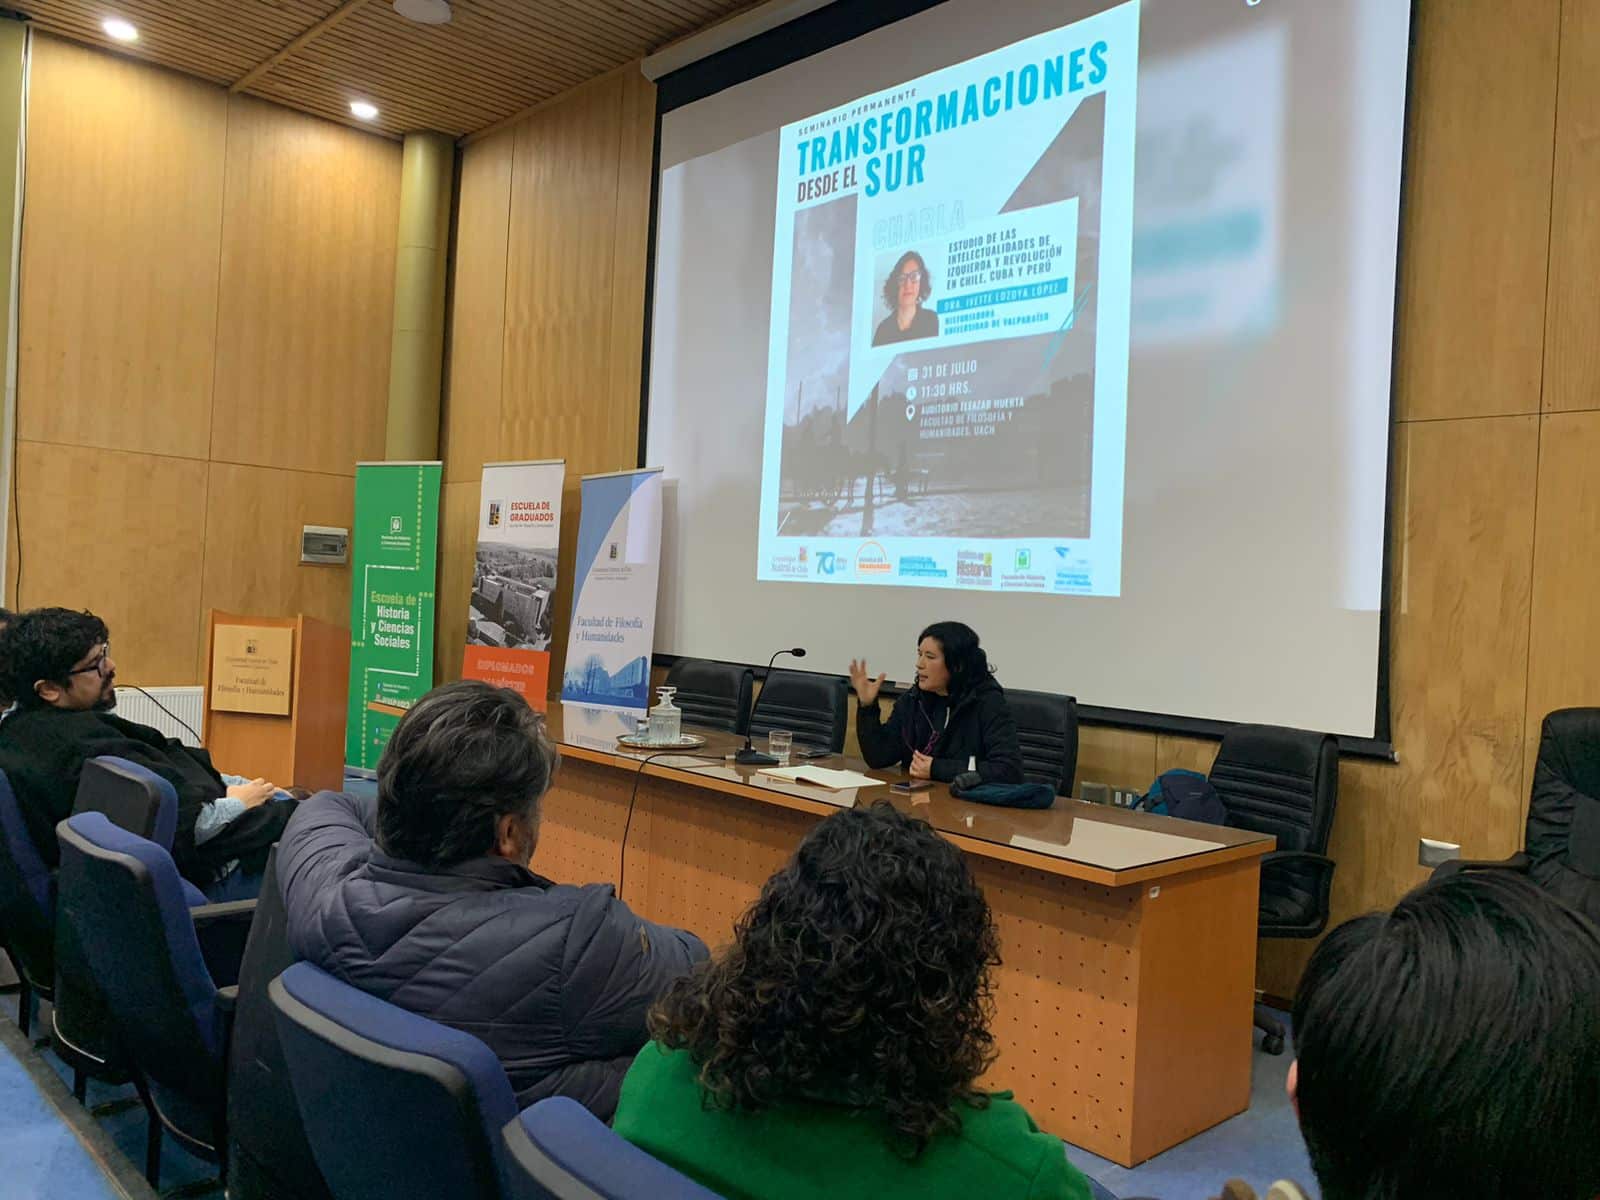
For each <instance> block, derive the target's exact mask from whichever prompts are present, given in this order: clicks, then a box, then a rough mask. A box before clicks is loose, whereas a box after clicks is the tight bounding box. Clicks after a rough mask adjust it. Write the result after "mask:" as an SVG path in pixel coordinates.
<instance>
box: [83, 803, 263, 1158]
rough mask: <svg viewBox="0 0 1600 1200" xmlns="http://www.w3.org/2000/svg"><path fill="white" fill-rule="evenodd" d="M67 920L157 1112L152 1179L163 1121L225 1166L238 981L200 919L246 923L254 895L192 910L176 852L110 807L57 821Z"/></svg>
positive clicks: (147, 1102) (149, 1144)
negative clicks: (223, 968) (113, 814)
mask: <svg viewBox="0 0 1600 1200" xmlns="http://www.w3.org/2000/svg"><path fill="white" fill-rule="evenodd" d="M56 838H57V840H58V841H59V843H60V846H61V869H60V874H59V880H58V886H59V900H60V907H61V917H62V920H63V922H64V923H66V924H67V925H70V926H71V928H72V929H73V931H74V932H75V933H76V934H77V937H78V941H79V944H80V945H81V946H82V948H83V952H84V956H85V958H86V959H87V961H88V965H89V969H90V971H91V972H92V973H93V976H94V982H95V984H96V985H97V986H98V987H99V989H100V991H101V992H102V993H103V994H104V996H105V998H106V1001H107V1006H108V1008H109V1010H110V1013H111V1020H112V1025H113V1027H114V1028H115V1031H116V1035H117V1044H118V1047H119V1048H120V1050H121V1051H122V1052H123V1053H124V1054H125V1055H126V1056H127V1059H128V1061H129V1063H130V1064H131V1066H132V1069H133V1077H134V1084H135V1086H136V1087H137V1088H138V1090H139V1099H140V1100H141V1101H143V1103H144V1106H145V1110H146V1112H147V1113H148V1114H149V1127H148V1135H147V1137H146V1141H145V1178H146V1179H148V1180H149V1181H150V1185H151V1186H152V1187H159V1186H160V1176H161V1138H162V1130H163V1129H165V1130H166V1131H167V1132H168V1133H170V1134H171V1135H172V1137H173V1138H174V1139H176V1140H177V1142H178V1143H179V1144H180V1145H182V1146H183V1147H184V1148H185V1149H186V1150H188V1151H190V1152H191V1153H193V1154H196V1155H198V1156H200V1157H201V1158H204V1159H207V1160H208V1161H211V1162H215V1163H218V1164H220V1165H221V1167H222V1176H223V1179H222V1182H223V1184H224V1186H226V1184H227V1161H226V1159H227V1155H226V1150H227V1108H226V1103H225V1101H226V1082H227V1053H228V1038H229V1035H230V1032H231V1025H232V1016H233V999H234V992H233V983H234V980H233V979H232V978H230V977H228V976H226V975H220V974H219V971H218V967H217V966H216V965H215V964H212V963H210V962H208V961H207V960H206V957H205V954H204V951H203V949H202V943H201V939H200V937H199V935H198V934H197V932H196V928H197V926H199V925H201V924H203V923H214V922H237V921H240V920H245V921H247V920H248V919H249V915H250V913H252V912H253V911H254V909H255V905H256V902H255V901H254V900H241V901H237V902H235V903H232V904H210V905H203V906H201V907H199V908H190V907H189V903H188V902H189V900H190V898H191V894H190V893H189V891H188V890H187V889H186V888H185V886H184V881H183V879H182V878H181V877H180V876H179V874H178V868H177V867H176V866H175V865H174V864H173V861H172V856H171V855H170V854H168V853H167V852H166V850H164V849H162V848H161V847H160V846H158V845H156V844H155V843H154V842H151V841H147V840H146V839H144V838H141V837H138V836H136V835H134V834H131V833H128V832H127V831H126V830H123V829H119V828H117V827H116V826H115V825H113V824H111V822H110V821H108V820H107V819H106V817H105V816H104V815H103V814H101V813H77V814H75V815H73V816H71V817H68V818H67V819H66V820H65V821H63V822H61V824H60V825H58V826H56Z"/></svg>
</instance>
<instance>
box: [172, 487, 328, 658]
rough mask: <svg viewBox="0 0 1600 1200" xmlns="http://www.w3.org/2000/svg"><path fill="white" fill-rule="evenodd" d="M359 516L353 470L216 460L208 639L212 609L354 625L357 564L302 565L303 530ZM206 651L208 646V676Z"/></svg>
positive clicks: (206, 590) (204, 596)
mask: <svg viewBox="0 0 1600 1200" xmlns="http://www.w3.org/2000/svg"><path fill="white" fill-rule="evenodd" d="M354 516H355V480H354V479H352V478H351V477H350V476H348V475H324V474H319V473H316V472H311V471H285V470H281V469H278V468H275V467H245V466H239V465H237V464H233V463H213V464H212V466H211V502H210V504H209V505H208V506H207V515H206V562H205V577H204V583H203V586H202V589H201V594H200V622H201V624H200V628H201V633H202V638H201V640H202V642H203V641H204V630H205V619H206V613H208V612H209V611H210V610H211V609H213V608H217V609H221V610H223V611H224V612H233V613H244V614H248V615H251V616H271V617H292V616H295V615H297V614H299V613H304V614H305V615H306V616H308V617H316V618H317V619H318V620H320V621H326V622H328V623H329V624H330V625H337V626H338V627H339V628H341V629H348V628H349V627H350V567H349V565H348V564H346V565H343V566H333V565H325V566H324V565H310V564H305V563H302V562H301V561H300V531H301V527H302V526H304V525H337V526H341V527H343V528H346V529H348V528H350V527H351V522H352V521H353V519H354ZM204 653H205V651H204V648H203V647H202V649H201V655H202V658H201V659H200V660H198V669H199V670H200V672H201V673H202V674H204V671H205V661H204V657H203V655H204Z"/></svg>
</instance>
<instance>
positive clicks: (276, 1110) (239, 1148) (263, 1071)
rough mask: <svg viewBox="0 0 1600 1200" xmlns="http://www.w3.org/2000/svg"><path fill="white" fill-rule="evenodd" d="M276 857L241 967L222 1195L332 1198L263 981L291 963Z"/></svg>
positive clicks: (256, 1199) (235, 1198) (253, 1199)
mask: <svg viewBox="0 0 1600 1200" xmlns="http://www.w3.org/2000/svg"><path fill="white" fill-rule="evenodd" d="M277 855H278V851H277V849H276V848H274V849H273V850H272V851H271V852H270V853H269V854H268V855H267V865H266V870H265V871H264V872H263V873H262V876H261V896H260V899H259V901H258V903H257V905H256V915H255V919H254V920H253V921H251V922H250V940H249V942H248V944H247V945H246V946H245V951H244V963H243V965H242V966H241V967H240V968H239V1000H238V1004H237V1005H236V1006H235V1008H234V1014H233V1040H232V1042H231V1043H230V1045H229V1048H228V1195H229V1196H230V1197H232V1200H332V1196H333V1194H332V1192H331V1191H329V1189H328V1184H327V1182H326V1181H325V1180H324V1179H323V1178H322V1172H321V1170H320V1169H319V1168H318V1167H317V1160H316V1157H315V1156H314V1155H313V1153H312V1150H311V1142H310V1141H309V1139H308V1138H307V1137H306V1129H305V1122H304V1121H303V1120H302V1119H301V1116H300V1106H299V1104H298V1103H296V1101H295V1098H294V1086H293V1084H292V1082H291V1081H290V1079H289V1066H288V1063H287V1062H286V1061H285V1060H284V1057H283V1043H282V1042H281V1041H280V1040H279V1037H278V1026H277V1021H276V1019H275V1018H274V1016H273V1011H272V1002H271V1000H269V999H268V997H267V987H268V985H269V984H271V983H272V981H273V980H274V979H276V978H277V977H278V976H279V975H281V974H282V973H283V972H284V971H286V970H287V969H288V968H289V967H290V966H292V965H293V963H294V952H293V951H291V950H290V949H289V930H288V914H287V913H286V912H285V910H284V907H283V893H282V892H281V891H280V889H279V887H278V867H277Z"/></svg>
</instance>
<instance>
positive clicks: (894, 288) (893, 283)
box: [883, 250, 933, 313]
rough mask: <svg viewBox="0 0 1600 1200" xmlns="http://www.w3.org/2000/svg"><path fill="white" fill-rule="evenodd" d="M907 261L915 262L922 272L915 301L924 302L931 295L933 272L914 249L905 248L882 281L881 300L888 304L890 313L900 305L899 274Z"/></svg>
mask: <svg viewBox="0 0 1600 1200" xmlns="http://www.w3.org/2000/svg"><path fill="white" fill-rule="evenodd" d="M909 262H915V263H916V264H917V268H918V269H919V270H920V271H921V272H922V286H921V288H919V289H918V290H917V303H918V304H925V303H927V300H928V297H929V296H931V295H933V273H932V272H931V271H929V270H928V264H927V263H926V262H924V261H923V258H922V255H920V254H918V253H917V252H916V251H915V250H907V251H906V252H905V253H904V254H902V255H901V256H900V257H899V258H898V259H896V260H895V264H894V266H893V267H892V268H891V269H890V271H889V278H887V279H885V280H884V281H883V302H884V303H885V304H887V305H888V306H889V311H890V312H891V313H892V312H894V310H895V309H897V308H899V307H900V275H901V272H903V271H904V270H905V269H906V264H907V263H909Z"/></svg>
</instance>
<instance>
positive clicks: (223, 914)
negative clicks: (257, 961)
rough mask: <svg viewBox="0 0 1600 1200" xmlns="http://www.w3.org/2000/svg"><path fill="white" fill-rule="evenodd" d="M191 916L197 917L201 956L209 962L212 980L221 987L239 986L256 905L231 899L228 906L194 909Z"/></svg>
mask: <svg viewBox="0 0 1600 1200" xmlns="http://www.w3.org/2000/svg"><path fill="white" fill-rule="evenodd" d="M189 915H190V916H192V917H193V918H194V932H195V936H196V937H198V938H199V939H200V954H201V957H203V958H204V959H205V960H206V968H207V969H208V970H209V971H210V972H211V978H212V979H214V980H215V981H216V983H217V985H218V986H219V987H232V986H233V985H235V984H237V983H238V982H239V966H240V964H241V963H243V962H244V947H245V943H246V942H247V941H249V939H250V922H251V921H252V920H253V919H254V917H255V915H256V902H255V901H254V900H230V901H228V902H227V903H226V904H203V905H201V906H200V907H199V908H191V909H190V910H189Z"/></svg>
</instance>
